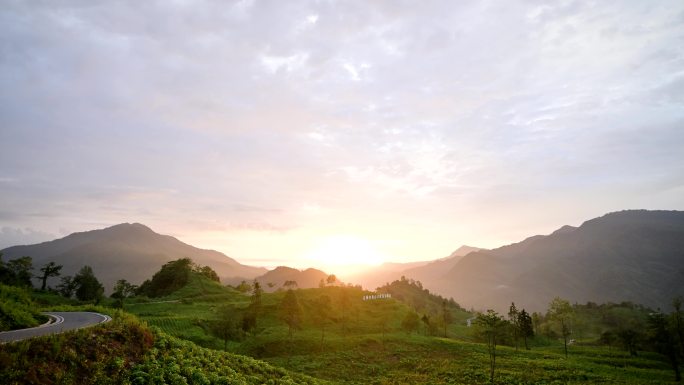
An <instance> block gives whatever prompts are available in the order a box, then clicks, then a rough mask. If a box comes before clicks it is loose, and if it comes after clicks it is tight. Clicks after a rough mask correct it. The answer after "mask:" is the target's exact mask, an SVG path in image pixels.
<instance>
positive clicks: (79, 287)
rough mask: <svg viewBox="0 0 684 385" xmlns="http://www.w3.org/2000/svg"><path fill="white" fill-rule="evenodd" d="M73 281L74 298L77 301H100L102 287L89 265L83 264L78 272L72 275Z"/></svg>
mask: <svg viewBox="0 0 684 385" xmlns="http://www.w3.org/2000/svg"><path fill="white" fill-rule="evenodd" d="M74 283H75V284H76V298H78V300H79V301H95V303H96V304H98V303H100V300H101V299H102V294H104V287H103V286H102V284H101V283H100V281H98V280H97V278H96V277H95V274H94V273H93V269H92V268H91V267H90V266H87V265H86V266H83V268H81V270H79V272H78V274H76V276H74Z"/></svg>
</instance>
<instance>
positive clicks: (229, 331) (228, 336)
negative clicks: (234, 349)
mask: <svg viewBox="0 0 684 385" xmlns="http://www.w3.org/2000/svg"><path fill="white" fill-rule="evenodd" d="M239 323H240V320H239V318H238V316H237V311H236V309H235V307H233V306H231V305H225V306H221V307H220V308H219V310H218V319H217V320H215V321H213V322H212V323H211V324H210V326H209V331H210V332H211V334H213V335H215V336H216V337H219V338H220V339H221V340H223V350H226V349H227V348H228V341H230V340H237V339H239V338H240V337H241V334H240V327H239Z"/></svg>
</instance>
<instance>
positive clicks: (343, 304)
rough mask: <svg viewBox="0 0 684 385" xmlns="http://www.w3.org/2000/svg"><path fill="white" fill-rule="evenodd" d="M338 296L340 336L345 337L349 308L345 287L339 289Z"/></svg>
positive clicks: (349, 303) (349, 302) (349, 301)
mask: <svg viewBox="0 0 684 385" xmlns="http://www.w3.org/2000/svg"><path fill="white" fill-rule="evenodd" d="M341 290H342V291H341V292H340V297H339V307H340V321H341V323H342V336H343V337H345V338H346V336H347V322H348V321H349V309H350V308H351V300H350V299H349V293H348V292H347V290H346V289H345V288H342V289H341Z"/></svg>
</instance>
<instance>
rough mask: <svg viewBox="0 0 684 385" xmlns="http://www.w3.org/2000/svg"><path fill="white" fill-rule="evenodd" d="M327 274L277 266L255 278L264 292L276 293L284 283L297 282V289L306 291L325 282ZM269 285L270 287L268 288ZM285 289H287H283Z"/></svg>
mask: <svg viewBox="0 0 684 385" xmlns="http://www.w3.org/2000/svg"><path fill="white" fill-rule="evenodd" d="M327 277H328V274H326V273H325V272H323V271H321V270H318V269H312V268H309V269H306V270H297V269H293V268H291V267H286V266H278V267H276V268H275V269H273V270H270V271H268V272H267V273H266V274H264V275H262V276H259V277H257V278H256V280H257V281H259V283H260V284H261V286H262V287H263V289H264V290H265V291H276V290H278V289H280V288H283V284H284V283H285V282H286V281H295V282H297V287H298V288H300V289H308V288H312V287H318V284H319V283H320V281H321V279H322V280H324V281H325V279H326V278H327ZM269 283H270V284H271V285H272V287H271V286H269ZM284 289H287V288H284Z"/></svg>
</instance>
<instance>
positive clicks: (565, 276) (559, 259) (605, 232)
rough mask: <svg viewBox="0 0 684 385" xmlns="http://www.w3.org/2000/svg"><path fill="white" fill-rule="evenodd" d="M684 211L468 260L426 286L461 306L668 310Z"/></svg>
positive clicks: (678, 271) (588, 228)
mask: <svg viewBox="0 0 684 385" xmlns="http://www.w3.org/2000/svg"><path fill="white" fill-rule="evenodd" d="M681 282H684V212H678V211H645V210H631V211H621V212H616V213H611V214H607V215H605V216H603V217H600V218H596V219H592V220H589V221H587V222H585V223H583V224H582V225H581V226H580V227H578V228H573V227H570V226H565V227H563V228H561V229H559V230H557V231H556V232H554V233H552V234H550V235H547V236H534V237H530V238H528V239H526V240H524V241H522V242H519V243H516V244H512V245H508V246H504V247H501V248H498V249H494V250H490V251H479V252H475V253H470V254H468V255H467V256H465V257H464V258H463V259H461V260H460V261H459V262H458V263H457V264H456V265H455V266H454V267H453V268H452V269H451V270H449V271H448V272H446V273H445V274H444V275H443V276H442V277H441V278H440V279H438V280H436V281H428V282H426V286H427V287H428V288H430V289H432V290H434V291H437V292H439V293H441V294H443V295H446V296H453V297H454V298H455V299H456V300H457V301H459V303H461V304H463V305H465V306H475V307H477V308H481V307H494V308H495V309H499V310H504V309H506V308H507V305H510V302H511V301H515V302H516V304H519V305H520V306H524V307H526V308H527V309H533V310H541V309H543V308H545V307H546V305H547V304H548V303H549V301H550V300H551V299H552V298H553V297H555V296H561V297H564V298H567V299H569V300H571V301H577V302H587V301H594V302H610V301H612V302H621V301H632V302H636V303H641V304H644V305H647V306H651V307H654V308H655V307H661V308H664V309H666V308H668V307H669V303H670V301H671V299H672V298H673V297H674V296H677V295H682V294H684V285H682V284H681Z"/></svg>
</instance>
